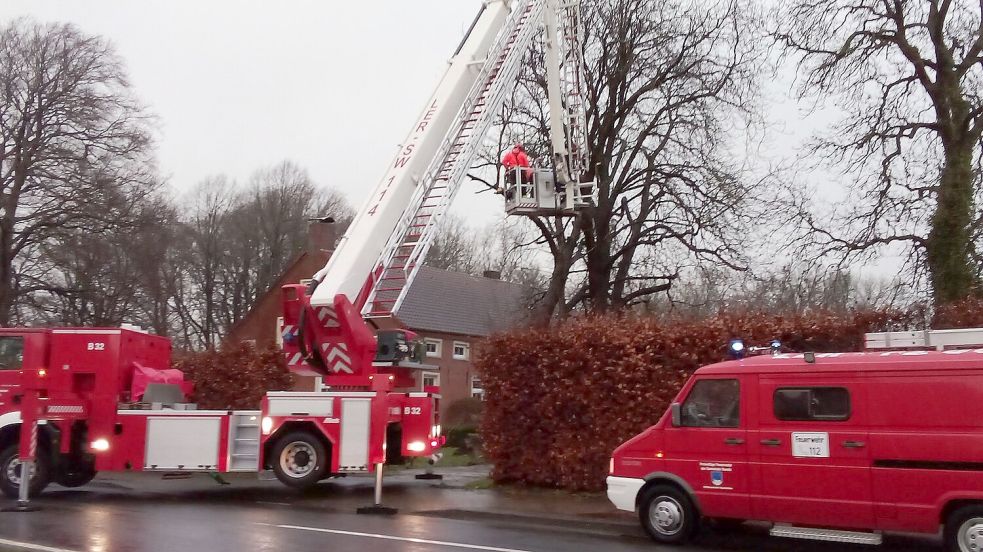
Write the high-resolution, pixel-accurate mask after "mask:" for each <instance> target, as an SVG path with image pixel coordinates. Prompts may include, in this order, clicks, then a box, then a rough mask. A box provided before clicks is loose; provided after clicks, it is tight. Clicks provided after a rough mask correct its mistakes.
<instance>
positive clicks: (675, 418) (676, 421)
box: [669, 403, 683, 427]
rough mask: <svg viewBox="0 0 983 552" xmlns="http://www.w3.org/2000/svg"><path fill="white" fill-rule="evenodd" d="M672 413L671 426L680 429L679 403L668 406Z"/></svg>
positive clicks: (681, 408) (681, 411)
mask: <svg viewBox="0 0 983 552" xmlns="http://www.w3.org/2000/svg"><path fill="white" fill-rule="evenodd" d="M669 409H670V410H671V411H672V426H673V427H680V426H682V425H683V407H682V406H681V405H680V404H679V403H672V405H670V406H669Z"/></svg>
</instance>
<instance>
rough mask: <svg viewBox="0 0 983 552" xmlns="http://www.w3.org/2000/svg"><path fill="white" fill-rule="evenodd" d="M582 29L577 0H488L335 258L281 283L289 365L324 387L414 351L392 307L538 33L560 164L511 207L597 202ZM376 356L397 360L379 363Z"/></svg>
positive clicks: (523, 188)
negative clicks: (302, 281)
mask: <svg viewBox="0 0 983 552" xmlns="http://www.w3.org/2000/svg"><path fill="white" fill-rule="evenodd" d="M581 27H582V21H581V16H580V2H579V0H511V1H509V0H489V1H486V2H484V4H483V5H482V7H481V10H480V12H479V14H478V16H477V17H476V18H475V20H474V22H473V23H472V25H471V28H470V29H469V31H468V33H467V36H465V38H464V40H463V41H462V42H461V44H460V46H458V48H457V50H456V51H455V53H454V56H453V57H452V59H451V60H450V62H449V65H448V68H447V71H446V73H445V74H444V76H443V78H442V79H441V81H440V84H439V85H438V86H437V89H436V90H435V92H434V93H433V95H432V96H431V97H430V99H429V100H427V103H426V106H425V108H424V110H423V112H422V113H421V115H420V116H419V118H418V119H417V121H416V123H415V124H414V126H413V128H412V130H411V131H410V133H409V135H408V136H407V137H406V139H405V140H404V141H403V143H402V145H401V146H400V149H399V151H398V153H397V154H396V157H395V158H394V159H393V161H392V163H391V164H390V165H389V167H388V169H387V170H386V172H385V174H384V175H383V177H382V179H381V181H380V182H379V184H378V185H377V186H376V188H375V189H374V191H373V192H372V193H371V194H370V195H369V197H368V199H367V200H366V202H365V203H364V204H363V205H362V207H361V209H360V210H359V212H358V214H357V215H356V217H355V219H354V220H353V221H352V223H351V224H350V226H349V227H348V229H347V231H346V232H345V234H344V236H343V237H342V238H341V240H340V241H339V243H338V245H337V247H336V249H335V251H334V253H333V254H332V255H331V258H330V259H329V260H328V262H327V264H326V265H325V266H324V268H322V269H321V270H320V271H318V272H317V273H316V274H315V275H314V277H313V279H312V280H311V283H310V284H309V285H308V286H306V287H305V286H301V285H288V286H284V288H283V290H284V304H283V308H284V322H283V324H284V325H283V337H284V341H283V344H284V345H283V349H284V354H285V356H286V359H287V363H288V365H289V367H290V369H291V370H293V371H294V372H297V373H300V374H305V375H313V376H318V377H321V378H323V381H324V382H325V384H327V385H333V386H366V385H368V383H367V379H366V378H367V377H369V376H372V375H374V374H376V373H377V372H379V369H380V368H383V372H386V373H389V372H391V371H392V370H389V369H388V368H391V367H398V364H399V362H400V361H401V360H403V359H404V358H402V357H401V358H396V357H399V356H400V355H402V356H403V357H405V358H408V357H409V354H410V353H411V351H410V349H411V347H410V343H409V341H411V340H408V339H407V335H408V334H407V332H406V331H405V330H402V329H399V328H398V321H397V320H396V318H395V313H396V312H397V311H398V309H399V306H400V304H401V303H402V301H403V299H404V298H405V296H406V292H407V290H408V289H409V287H410V285H411V284H412V282H413V278H414V276H415V274H416V273H417V270H418V269H419V267H420V266H421V265H422V263H423V261H424V259H425V258H426V254H427V251H428V250H429V247H430V245H431V244H432V243H433V239H434V237H435V235H436V232H437V230H438V228H439V226H440V222H441V220H442V218H443V217H444V215H445V214H446V212H447V209H448V208H449V206H450V204H451V201H452V200H453V198H454V196H455V194H456V193H457V192H458V191H459V189H460V187H461V184H462V182H463V181H464V179H465V176H466V174H467V172H468V170H469V169H470V168H471V166H472V163H473V161H474V159H475V156H476V154H477V153H478V151H479V148H480V147H481V145H482V142H483V139H484V137H485V135H486V134H487V132H488V129H489V128H490V126H491V124H492V122H493V119H494V117H495V115H496V114H497V113H498V112H499V111H500V109H501V108H502V106H503V104H504V102H505V99H506V97H507V94H508V92H509V91H510V90H511V89H512V88H513V87H514V85H515V81H516V78H517V77H518V73H519V68H520V65H521V63H522V60H523V57H524V55H525V54H526V52H527V51H528V50H529V48H530V47H531V45H532V43H533V40H534V38H535V36H536V33H537V32H540V31H543V32H545V40H544V45H545V60H546V65H547V81H548V100H549V107H550V140H551V144H552V149H553V166H552V167H548V168H539V169H535V178H533V179H532V180H530V181H528V182H523V180H524V179H515V181H516V184H515V187H516V189H515V190H514V193H511V194H507V197H511V199H508V200H507V201H506V211H507V212H508V213H509V214H516V215H556V216H565V215H574V214H576V213H577V212H578V211H579V210H581V209H583V208H585V207H588V206H589V205H591V203H592V202H593V198H592V194H593V193H595V192H594V186H593V183H591V182H586V181H585V179H586V176H587V175H588V174H589V172H590V171H589V167H588V151H587V144H586V116H585V92H584V78H583V53H582V29H581ZM383 348H384V349H386V351H382V349H383ZM377 349H378V350H379V351H377ZM377 352H380V353H381V352H385V354H386V355H393V354H394V355H395V356H393V357H392V358H390V357H386V358H385V360H382V361H380V360H378V359H376V353H377ZM390 361H392V362H390ZM380 362H384V363H387V364H389V366H381V365H380ZM391 375H394V376H397V375H405V374H401V373H397V372H393V373H392V374H391ZM393 381H394V382H396V379H395V377H394V379H393Z"/></svg>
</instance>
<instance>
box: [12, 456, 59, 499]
mask: <svg viewBox="0 0 983 552" xmlns="http://www.w3.org/2000/svg"><path fill="white" fill-rule="evenodd" d="M20 471H21V466H20V459H18V458H17V445H10V446H8V447H7V448H5V449H3V451H0V492H3V494H4V495H6V496H7V497H8V498H18V493H19V491H20V481H21V479H20ZM50 482H51V467H50V464H49V462H48V457H47V456H46V455H45V454H44V453H43V452H42V451H40V450H39V451H38V456H37V461H36V462H35V463H34V473H32V474H31V484H30V486H29V487H28V489H27V490H28V496H31V497H35V496H38V495H39V494H41V491H43V490H44V488H45V487H47V486H48V483H50Z"/></svg>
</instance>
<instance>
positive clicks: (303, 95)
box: [0, 0, 893, 273]
mask: <svg viewBox="0 0 983 552" xmlns="http://www.w3.org/2000/svg"><path fill="white" fill-rule="evenodd" d="M480 5H481V0H412V1H407V0H360V1H355V2H341V1H338V0H279V1H277V2H273V1H260V0H207V1H202V0H167V1H164V0H139V1H124V0H84V1H80V0H2V2H0V20H3V21H6V20H9V19H10V18H13V17H18V16H25V15H26V16H30V17H33V18H35V19H37V20H40V21H68V22H72V23H75V24H76V25H78V26H79V27H80V28H81V29H82V30H83V31H85V32H88V33H93V34H99V35H102V36H104V37H106V38H108V39H109V40H111V41H112V42H113V44H114V45H115V46H116V49H117V51H118V52H119V54H120V55H121V56H122V57H123V58H124V60H125V62H126V65H127V67H128V69H129V74H130V76H131V80H132V83H133V86H134V88H135V91H136V94H137V95H138V96H139V97H140V98H141V100H142V101H143V102H144V103H146V104H147V106H148V108H149V109H150V111H151V112H153V113H154V114H156V115H157V116H158V118H159V121H160V132H159V147H158V152H159V154H158V159H159V164H160V170H161V173H162V174H164V175H166V176H167V177H168V180H169V182H170V184H171V186H172V187H173V188H174V189H175V190H177V191H178V192H182V191H186V190H188V189H189V188H190V187H192V186H193V185H194V184H195V183H197V182H199V181H201V180H202V179H204V178H205V177H207V176H209V175H215V174H227V175H229V176H231V177H233V178H235V179H236V180H238V181H240V182H241V181H244V180H246V179H247V178H248V176H249V174H250V173H251V172H252V171H254V170H256V169H257V168H261V167H265V166H269V165H272V164H274V163H276V162H278V161H281V160H283V159H291V160H293V161H295V162H297V163H299V164H300V165H302V166H303V167H305V168H307V169H308V170H309V171H310V173H311V176H312V177H313V179H314V180H315V182H317V183H318V184H321V185H328V186H333V187H335V188H337V189H338V190H340V191H341V192H342V193H344V194H345V195H346V196H347V197H348V199H349V201H350V202H351V203H352V205H353V206H354V207H356V208H357V207H358V206H359V205H360V204H361V202H362V201H363V199H364V198H365V196H366V195H367V193H368V191H369V190H370V189H371V188H372V187H373V186H374V185H375V184H376V183H377V181H378V179H379V178H381V176H382V175H383V173H384V172H385V169H386V167H387V166H388V164H389V163H390V161H391V159H392V156H393V154H394V153H395V152H396V148H397V146H398V144H399V142H400V141H401V140H402V139H403V138H404V137H405V135H406V134H407V132H409V130H410V127H411V125H412V124H413V122H414V120H415V119H416V117H417V115H418V114H419V112H420V110H421V109H422V108H423V106H424V103H425V102H426V100H427V98H428V97H429V96H430V93H431V92H432V90H433V88H434V87H435V86H436V85H437V81H438V79H439V78H440V75H441V74H442V73H443V71H444V68H445V63H446V61H447V59H448V58H449V57H450V55H451V54H452V53H453V51H454V48H455V47H456V46H457V44H458V42H459V41H460V39H461V38H462V36H463V34H464V32H465V30H466V29H467V27H468V25H469V24H470V22H471V20H472V18H473V17H474V15H475V13H477V10H478V8H479V7H480ZM766 80H767V79H766ZM790 84H791V83H790V82H789V83H780V82H771V81H769V82H766V83H765V97H764V98H763V103H764V110H765V114H766V117H767V118H768V119H769V121H770V123H771V125H770V127H769V131H768V139H767V140H766V141H765V142H764V143H761V144H759V145H758V147H757V148H752V149H751V150H750V151H747V152H738V155H741V154H742V153H743V154H744V155H747V156H748V160H749V162H750V163H751V165H753V166H758V167H761V168H765V167H768V166H771V165H775V164H777V163H778V162H779V161H780V160H781V159H783V158H788V157H791V156H794V155H795V154H796V151H797V148H798V147H799V146H800V145H801V144H802V143H803V141H804V140H805V139H807V138H808V136H809V135H810V134H811V133H812V131H813V130H814V129H815V128H816V124H815V121H814V119H816V117H815V116H813V117H804V113H803V112H802V111H801V109H800V107H799V106H798V105H797V104H796V103H795V102H794V101H792V100H790V99H789V97H788V92H789V86H790ZM814 115H815V114H814ZM820 119H823V117H820ZM825 122H826V121H822V122H821V123H820V125H821V124H822V123H825ZM811 176H812V179H814V180H817V181H818V182H819V183H820V189H821V190H823V192H824V194H823V195H827V196H834V197H835V196H837V195H839V193H838V192H839V191H840V190H842V188H841V186H839V185H838V183H836V182H835V179H832V178H830V176H831V175H818V176H817V175H811ZM838 188H839V189H838ZM479 189H480V188H479V186H478V185H476V184H470V183H465V185H464V186H463V187H462V190H461V193H460V194H459V195H458V198H457V200H456V201H455V204H454V207H453V209H452V211H453V212H455V213H458V214H462V215H464V216H465V217H466V219H467V221H468V222H469V223H471V224H474V225H478V226H481V225H484V224H487V223H489V222H491V221H493V220H495V219H497V218H500V217H502V216H503V212H502V200H501V198H500V196H496V195H493V194H489V193H482V194H476V193H475V192H477V191H478V190H479ZM875 270H876V271H880V270H879V269H875ZM887 272H888V273H891V272H893V270H890V269H888V270H887Z"/></svg>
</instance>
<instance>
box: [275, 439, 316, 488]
mask: <svg viewBox="0 0 983 552" xmlns="http://www.w3.org/2000/svg"><path fill="white" fill-rule="evenodd" d="M270 460H272V462H273V473H275V474H276V478H277V479H279V480H280V482H281V483H283V484H284V485H287V486H289V487H296V488H298V489H303V488H306V487H310V486H312V485H314V484H315V483H317V482H318V481H320V480H321V479H323V478H324V475H325V474H326V473H327V471H328V463H329V462H330V461H331V459H330V458H328V451H327V449H326V448H325V446H324V444H323V443H321V440H320V439H318V438H317V437H315V436H314V435H312V434H311V433H309V432H306V431H294V432H292V433H288V434H286V435H284V436H283V437H281V438H280V439H277V442H276V445H274V446H273V455H272V458H270Z"/></svg>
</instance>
